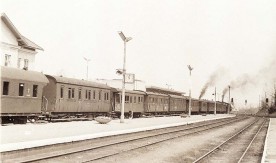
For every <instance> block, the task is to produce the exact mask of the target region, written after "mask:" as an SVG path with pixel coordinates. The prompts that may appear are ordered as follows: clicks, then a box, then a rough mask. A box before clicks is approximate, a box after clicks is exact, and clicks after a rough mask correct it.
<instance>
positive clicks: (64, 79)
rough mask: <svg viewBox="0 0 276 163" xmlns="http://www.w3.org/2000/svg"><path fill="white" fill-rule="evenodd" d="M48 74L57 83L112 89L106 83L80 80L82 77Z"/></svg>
mask: <svg viewBox="0 0 276 163" xmlns="http://www.w3.org/2000/svg"><path fill="white" fill-rule="evenodd" d="M46 76H47V77H48V78H52V79H54V80H55V81H56V82H57V83H64V84H72V85H79V86H87V87H96V88H105V89H111V87H109V86H108V85H106V84H101V83H96V82H92V81H87V80H80V79H74V78H67V77H62V76H53V75H46Z"/></svg>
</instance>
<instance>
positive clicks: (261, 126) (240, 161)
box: [238, 120, 267, 163]
mask: <svg viewBox="0 0 276 163" xmlns="http://www.w3.org/2000/svg"><path fill="white" fill-rule="evenodd" d="M266 121H267V120H264V122H263V123H262V125H261V127H260V128H259V130H258V131H257V133H256V134H255V136H254V137H253V139H252V140H251V141H250V143H249V145H248V146H247V148H246V150H245V151H244V152H243V154H242V156H241V157H240V159H239V161H238V163H240V162H241V161H242V159H243V158H244V156H245V154H246V153H247V151H248V150H249V148H250V147H251V145H252V143H253V141H254V140H255V138H256V137H257V135H258V134H259V133H260V131H261V129H262V128H263V126H264V124H265V123H266Z"/></svg>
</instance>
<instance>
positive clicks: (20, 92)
mask: <svg viewBox="0 0 276 163" xmlns="http://www.w3.org/2000/svg"><path fill="white" fill-rule="evenodd" d="M23 95H24V83H19V96H23Z"/></svg>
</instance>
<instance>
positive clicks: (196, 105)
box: [191, 99, 201, 114]
mask: <svg viewBox="0 0 276 163" xmlns="http://www.w3.org/2000/svg"><path fill="white" fill-rule="evenodd" d="M191 102H192V103H191V107H192V110H191V113H192V114H199V112H200V108H201V106H200V102H199V100H197V99H192V100H191Z"/></svg>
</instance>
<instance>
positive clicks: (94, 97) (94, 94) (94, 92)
mask: <svg viewBox="0 0 276 163" xmlns="http://www.w3.org/2000/svg"><path fill="white" fill-rule="evenodd" d="M93 99H94V100H95V99H96V91H95V90H94V91H93Z"/></svg>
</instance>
